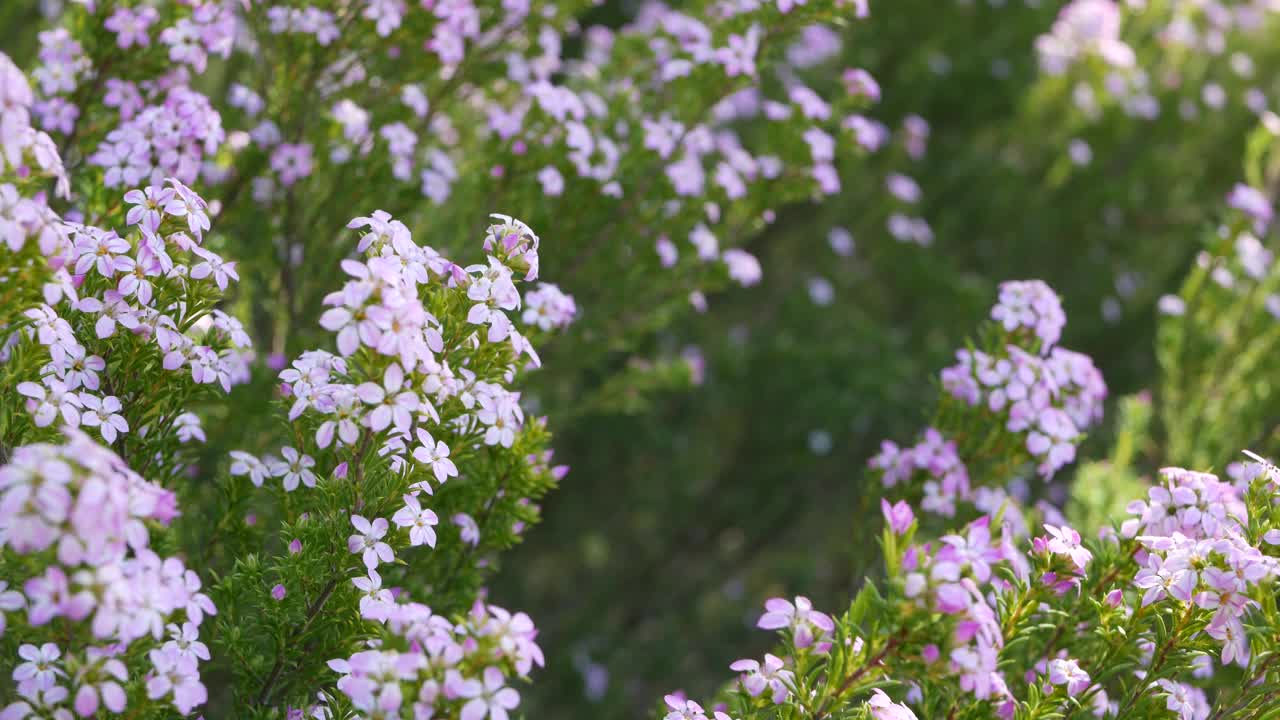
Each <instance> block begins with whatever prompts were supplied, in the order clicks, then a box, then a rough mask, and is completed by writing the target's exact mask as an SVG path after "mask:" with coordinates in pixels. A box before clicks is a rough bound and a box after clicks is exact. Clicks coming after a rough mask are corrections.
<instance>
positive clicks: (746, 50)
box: [716, 25, 760, 77]
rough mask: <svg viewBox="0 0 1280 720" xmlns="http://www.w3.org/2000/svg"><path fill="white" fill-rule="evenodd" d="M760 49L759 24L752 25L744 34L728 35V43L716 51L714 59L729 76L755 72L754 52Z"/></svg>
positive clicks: (752, 74) (749, 74) (751, 74)
mask: <svg viewBox="0 0 1280 720" xmlns="http://www.w3.org/2000/svg"><path fill="white" fill-rule="evenodd" d="M759 49H760V26H759V25H752V26H751V27H750V28H748V29H747V32H746V34H745V35H737V34H734V35H730V36H729V41H728V45H727V46H726V47H723V48H720V49H718V50H717V51H716V60H717V61H718V62H719V63H720V64H721V65H723V66H724V72H725V74H726V75H728V76H729V77H734V76H736V75H747V76H754V75H755V74H756V53H757V52H759Z"/></svg>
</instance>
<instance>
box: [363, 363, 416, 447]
mask: <svg viewBox="0 0 1280 720" xmlns="http://www.w3.org/2000/svg"><path fill="white" fill-rule="evenodd" d="M356 394H357V395H359V396H360V399H361V400H363V401H364V402H365V403H366V404H369V405H375V406H376V407H375V408H374V409H373V410H371V411H370V412H369V414H368V415H366V416H365V419H364V421H365V423H366V424H367V425H368V426H369V428H370V429H371V430H373V431H374V432H382V431H383V430H385V429H387V427H388V426H390V425H392V424H394V425H395V427H396V430H397V431H399V432H402V433H406V432H408V431H409V427H410V425H412V424H413V413H414V412H416V411H417V410H418V406H419V404H420V403H421V401H420V400H419V398H418V394H417V393H415V392H413V390H412V389H411V388H410V387H409V385H407V384H406V383H405V377H404V371H403V370H401V369H400V365H399V364H397V363H394V362H393V363H391V364H390V365H388V366H387V369H386V372H385V373H383V376H382V385H381V386H379V385H377V384H376V383H371V382H366V383H361V384H360V385H359V386H358V387H357V388H356ZM419 432H421V430H419Z"/></svg>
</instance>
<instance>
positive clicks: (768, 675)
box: [729, 653, 795, 704]
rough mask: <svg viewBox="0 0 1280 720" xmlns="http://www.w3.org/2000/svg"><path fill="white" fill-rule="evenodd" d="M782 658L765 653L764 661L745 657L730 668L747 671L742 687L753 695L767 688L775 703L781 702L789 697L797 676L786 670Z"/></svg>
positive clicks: (742, 671) (743, 677)
mask: <svg viewBox="0 0 1280 720" xmlns="http://www.w3.org/2000/svg"><path fill="white" fill-rule="evenodd" d="M783 668H784V663H783V662H782V659H781V658H779V657H778V656H776V655H773V654H770V653H765V656H764V663H763V664H761V663H760V662H758V661H756V660H750V659H743V660H738V661H735V662H734V663H733V664H732V665H730V666H729V669H730V670H734V671H737V672H741V673H745V674H744V675H743V676H742V687H743V689H744V690H746V691H747V694H748V695H750V696H751V697H756V696H757V695H759V694H760V693H762V692H764V691H765V690H770V691H771V695H770V697H771V698H773V702H774V704H781V703H782V701H783V700H786V699H787V695H788V694H790V692H791V688H792V687H793V686H794V683H795V676H794V674H793V673H792V672H791V671H790V670H785V669H783Z"/></svg>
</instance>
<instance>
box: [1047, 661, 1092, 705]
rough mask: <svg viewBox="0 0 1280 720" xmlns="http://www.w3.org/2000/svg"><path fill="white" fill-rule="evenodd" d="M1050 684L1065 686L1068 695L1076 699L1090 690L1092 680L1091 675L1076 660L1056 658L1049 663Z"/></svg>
mask: <svg viewBox="0 0 1280 720" xmlns="http://www.w3.org/2000/svg"><path fill="white" fill-rule="evenodd" d="M1049 682H1050V684H1052V685H1062V686H1065V687H1066V689H1067V695H1069V696H1071V697H1076V696H1077V695H1079V694H1080V693H1082V692H1084V691H1085V690H1086V689H1088V687H1089V685H1090V684H1091V683H1092V680H1090V679H1089V673H1087V672H1085V671H1084V670H1082V669H1081V668H1080V663H1078V662H1076V661H1075V660H1071V659H1065V658H1054V659H1053V660H1050V661H1049Z"/></svg>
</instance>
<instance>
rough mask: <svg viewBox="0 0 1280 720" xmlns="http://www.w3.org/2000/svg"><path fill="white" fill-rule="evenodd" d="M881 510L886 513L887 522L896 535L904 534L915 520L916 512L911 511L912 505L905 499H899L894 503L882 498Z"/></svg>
mask: <svg viewBox="0 0 1280 720" xmlns="http://www.w3.org/2000/svg"><path fill="white" fill-rule="evenodd" d="M880 512H881V513H883V514H884V521H885V524H886V525H887V526H888V527H889V529H890V530H892V531H893V532H894V534H896V535H902V534H903V533H905V532H906V531H907V530H908V529H909V528H910V527H911V523H913V522H915V513H913V512H912V511H911V506H910V505H909V504H907V501H905V500H899V501H898V502H896V503H894V504H893V505H890V504H889V501H888V500H887V499H885V498H880Z"/></svg>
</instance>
